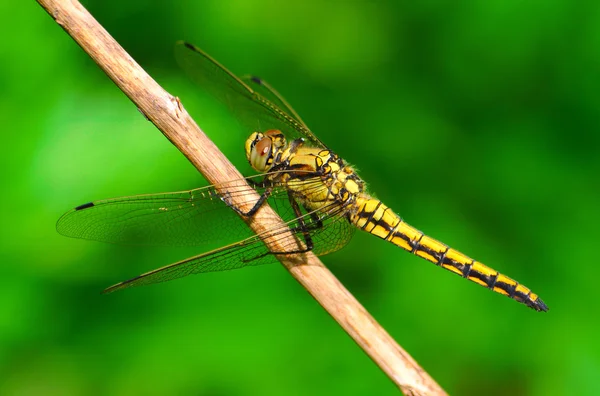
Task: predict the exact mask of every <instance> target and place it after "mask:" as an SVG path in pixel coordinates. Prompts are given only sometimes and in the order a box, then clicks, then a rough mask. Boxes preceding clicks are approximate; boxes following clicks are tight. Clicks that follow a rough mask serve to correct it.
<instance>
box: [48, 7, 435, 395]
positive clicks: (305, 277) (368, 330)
mask: <svg viewBox="0 0 600 396" xmlns="http://www.w3.org/2000/svg"><path fill="white" fill-rule="evenodd" d="M38 3H40V5H41V6H42V7H44V9H46V11H47V12H48V13H49V14H50V15H51V16H52V17H53V18H54V20H55V21H56V23H58V24H59V25H60V26H61V27H62V28H63V29H64V30H65V31H66V32H67V33H68V34H69V35H70V36H71V37H72V38H73V39H74V40H75V41H76V42H77V43H78V44H79V45H80V46H81V48H83V50H84V51H85V52H86V53H87V54H88V55H89V56H91V57H92V59H94V61H95V62H96V63H97V64H98V65H99V66H100V67H101V68H102V70H104V72H105V73H106V74H107V75H108V76H109V77H110V78H111V79H112V80H113V81H114V82H115V84H117V86H118V87H119V88H120V89H121V90H122V91H123V92H124V93H125V94H126V95H127V96H128V97H129V98H130V99H131V100H132V101H133V102H134V103H135V105H136V106H137V107H138V108H139V109H140V110H141V111H142V112H143V113H144V114H145V115H146V117H147V118H148V119H149V120H150V121H152V123H154V125H156V126H157V127H158V129H159V130H160V131H161V132H162V133H163V134H164V135H165V136H166V137H167V139H169V140H170V141H171V142H172V143H173V144H174V145H175V146H176V147H177V148H178V149H179V150H180V151H181V152H182V153H183V154H184V155H185V156H186V157H187V158H188V159H189V160H190V161H191V162H192V163H193V164H194V166H196V168H197V169H198V170H199V171H200V172H201V173H202V174H203V175H204V176H205V177H206V179H207V180H208V181H209V182H211V183H213V184H216V185H218V184H219V183H222V182H224V181H228V180H234V179H240V178H242V175H241V174H240V173H239V172H238V171H237V170H236V169H235V168H234V167H233V165H231V163H230V162H229V161H228V160H227V158H225V157H224V156H223V154H222V153H221V152H220V151H219V150H218V149H217V147H216V146H215V145H214V144H213V143H212V142H211V141H210V140H209V139H208V138H207V137H206V135H205V134H204V133H203V132H202V131H201V130H200V129H199V128H198V126H197V125H196V123H195V122H194V121H193V120H192V119H191V117H190V116H189V115H188V113H187V112H186V110H185V109H184V108H183V106H182V105H181V103H180V102H179V99H177V98H176V97H173V96H172V95H170V94H169V93H167V92H166V91H165V90H163V89H162V88H161V87H160V86H159V85H158V84H157V83H156V82H155V81H154V80H153V79H152V78H151V77H150V76H149V75H148V74H146V72H145V71H144V70H143V69H142V68H141V67H140V66H139V65H138V64H137V63H136V62H135V61H134V60H133V59H132V58H131V57H130V56H129V55H128V54H127V53H126V52H125V51H124V50H123V48H121V46H120V45H119V44H118V43H117V42H116V41H115V40H114V39H113V38H112V37H111V36H110V35H109V34H108V33H107V32H106V31H105V30H104V29H103V28H102V26H100V25H99V24H98V22H97V21H96V20H95V19H94V18H93V17H92V16H91V15H90V14H89V13H88V12H87V10H85V9H84V8H83V6H82V5H81V4H80V3H78V2H77V1H75V0H38ZM220 192H222V193H226V192H227V191H226V189H222V190H221V191H220ZM254 195H255V196H254V197H253V198H254V199H258V195H257V194H254ZM232 196H233V197H236V199H235V200H232V201H233V202H232V203H233V204H234V205H237V206H238V207H240V208H242V210H248V209H249V207H247V206H248V204H247V203H248V202H252V199H251V198H252V197H248V196H243V197H239V196H238V195H236V194H233V195H232ZM244 221H246V222H247V223H248V225H249V226H250V227H251V228H252V229H253V230H254V232H256V233H257V234H260V233H262V232H264V231H265V230H268V229H270V228H271V227H273V226H274V225H281V224H282V220H281V219H280V218H279V217H278V216H277V214H276V213H275V212H274V211H273V210H272V209H271V208H270V207H268V206H266V205H265V206H263V208H261V210H259V211H258V213H257V214H256V216H253V217H252V218H248V219H244ZM287 238H288V239H287V240H282V239H283V238H279V237H278V240H265V241H264V242H265V243H266V244H267V246H268V247H269V248H270V249H271V250H273V251H282V250H283V249H282V246H285V245H286V244H287V243H289V242H290V239H289V238H293V236H292V235H291V233H289V234H288V235H287ZM278 258H279V259H280V261H281V262H282V264H283V265H284V266H285V268H286V269H287V270H288V271H289V272H290V274H291V275H292V276H293V277H294V278H295V279H296V280H297V281H298V282H300V284H302V286H303V287H304V288H306V290H308V292H309V293H310V294H311V295H312V296H313V297H314V298H315V299H316V300H317V301H318V302H319V304H321V306H323V308H325V309H326V310H327V312H329V314H330V315H331V316H332V317H333V318H334V319H335V320H336V321H337V322H338V323H339V324H340V325H341V326H342V327H343V328H344V330H345V331H346V332H347V333H348V334H349V335H350V336H351V337H352V338H353V339H354V340H355V341H356V343H357V344H358V345H359V346H360V347H361V348H362V349H363V350H364V351H365V352H366V353H367V354H368V355H369V356H370V357H371V359H373V361H374V362H375V363H376V364H377V365H378V366H379V367H380V368H381V369H382V370H383V371H384V372H385V373H386V374H387V375H388V376H389V377H390V379H391V380H392V381H393V382H394V383H396V384H397V385H398V386H399V387H400V389H401V390H402V391H403V392H404V393H405V394H407V395H443V394H445V392H444V391H443V390H442V389H441V388H440V387H439V385H438V384H436V383H435V381H434V380H433V379H432V378H431V377H430V376H429V375H428V374H427V373H426V372H425V371H423V369H421V368H420V367H419V366H418V364H417V363H416V362H415V361H414V360H413V359H412V358H411V357H410V356H409V355H408V354H407V353H406V352H405V351H404V350H403V349H402V348H401V347H400V346H399V345H398V344H397V343H396V342H395V341H394V340H393V339H392V338H391V337H390V336H389V334H388V333H387V332H386V331H385V330H384V329H383V328H382V327H381V326H380V325H379V324H378V323H377V322H376V321H375V320H374V319H373V318H372V317H371V315H369V313H368V312H367V311H366V310H365V309H364V308H363V307H362V306H361V305H360V304H359V303H358V301H357V300H356V299H355V298H354V297H353V296H352V295H351V294H350V293H349V292H348V291H347V290H346V289H345V288H344V287H343V285H342V284H341V283H340V282H339V281H338V280H337V279H336V278H335V277H334V276H333V274H332V273H331V272H329V271H328V270H327V268H325V267H324V266H323V264H322V263H321V262H320V261H319V259H318V258H316V257H315V256H314V255H313V254H303V255H293V256H286V257H283V256H278ZM301 264H302V265H301ZM306 264H307V265H306Z"/></svg>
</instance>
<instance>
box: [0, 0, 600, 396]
mask: <svg viewBox="0 0 600 396" xmlns="http://www.w3.org/2000/svg"><path fill="white" fill-rule="evenodd" d="M584 4H586V3H584V2H569V1H567V0H556V1H525V2H523V1H506V0H479V1H446V2H442V1H426V2H418V4H413V3H412V2H401V1H398V2H383V1H359V0H356V1H316V0H312V1H297V2H296V1H292V2H275V1H266V0H263V1H261V0H255V1H219V0H212V1H201V2H194V1H180V2H165V1H132V0H130V1H128V2H117V1H111V0H107V1H99V0H95V1H86V2H85V5H86V7H88V9H89V10H90V11H91V12H92V14H94V15H95V17H96V18H97V19H98V20H99V21H100V22H101V23H102V24H103V25H104V26H105V27H106V29H107V30H108V31H109V32H110V33H111V34H112V35H113V36H114V37H115V38H116V39H117V40H118V41H119V42H120V43H121V44H122V45H123V46H124V47H125V49H126V50H127V51H129V53H130V54H131V55H132V56H133V57H134V58H135V59H136V60H137V61H138V62H139V63H140V64H141V65H142V66H143V67H144V68H145V69H146V70H147V71H148V72H149V73H150V74H151V75H152V76H154V77H155V78H156V79H157V81H158V82H159V83H160V84H162V85H163V86H164V87H165V88H166V89H167V90H168V91H169V92H170V93H171V94H173V95H177V96H179V97H180V98H181V99H182V101H183V103H184V105H186V107H187V108H188V109H189V110H190V111H191V112H192V114H193V115H194V116H195V117H196V119H197V122H198V123H199V125H200V126H201V127H202V128H203V129H204V130H205V131H206V132H207V133H208V134H209V136H210V137H211V138H212V139H214V141H215V142H216V143H217V144H218V145H219V146H220V147H221V148H222V149H223V150H224V151H225V153H226V154H227V155H228V156H229V157H230V158H231V159H232V160H234V162H235V163H238V164H243V163H244V161H245V158H244V153H243V147H242V145H243V139H244V138H245V136H242V135H240V134H238V133H237V132H236V129H235V125H236V124H235V123H234V121H233V120H232V118H231V117H230V116H229V115H228V114H227V112H226V111H225V110H223V108H222V107H221V106H219V105H218V104H215V103H214V101H212V100H211V99H210V98H208V97H206V96H204V95H202V94H200V89H199V88H198V87H196V86H194V85H192V84H191V83H190V82H189V81H188V80H187V78H186V77H185V76H184V74H183V72H182V71H181V70H180V69H178V67H177V66H176V64H175V62H174V59H173V55H172V54H173V44H174V42H175V41H176V40H179V39H185V40H188V41H191V42H193V43H195V44H196V45H198V46H199V47H201V48H203V49H204V50H206V51H207V52H208V53H209V54H211V55H213V56H214V57H215V58H217V59H218V60H219V61H220V62H221V63H223V64H225V65H226V66H227V67H229V68H230V69H231V70H233V71H234V72H236V73H239V74H244V73H255V74H257V75H259V76H261V77H263V78H265V79H266V80H267V81H269V82H270V83H271V84H272V85H274V86H275V87H276V88H277V89H278V90H279V91H280V92H281V93H282V94H283V95H284V96H285V97H286V98H287V99H288V100H289V102H290V103H292V105H293V106H294V107H295V108H296V110H298V112H299V113H300V114H301V116H302V117H303V118H304V120H305V121H306V122H307V123H308V125H309V126H310V127H311V128H312V129H313V131H315V133H316V134H317V135H318V136H319V137H321V138H322V140H323V141H324V142H325V143H326V144H328V145H329V146H331V147H332V148H334V149H335V150H336V151H337V152H338V153H339V154H340V155H342V156H343V157H344V158H346V159H347V160H348V161H350V162H351V163H353V164H356V166H357V168H358V169H359V170H360V174H361V176H363V178H365V179H366V180H367V181H368V182H369V184H370V189H371V191H373V192H375V193H376V195H377V196H378V197H379V198H380V199H382V200H383V201H384V202H385V203H386V204H387V205H389V206H391V207H392V208H395V209H396V211H397V212H399V214H401V215H402V216H403V217H404V218H405V219H406V220H407V221H408V222H409V223H411V224H413V225H414V226H416V227H418V228H420V229H422V230H423V231H425V232H427V233H428V234H430V235H432V236H434V237H436V238H439V239H440V240H442V241H443V242H445V243H447V244H449V245H451V246H453V247H455V248H457V249H459V250H461V251H463V252H465V253H467V254H469V255H471V256H472V257H475V258H477V259H478V260H481V261H482V262H484V263H486V264H489V265H490V266H492V267H494V268H496V269H497V270H500V271H502V272H504V273H506V274H507V275H508V276H511V277H513V278H515V279H517V280H519V281H521V282H523V283H524V284H525V285H527V286H529V287H530V288H532V289H533V290H534V292H536V293H538V294H539V295H540V296H541V298H542V299H544V301H545V302H546V303H547V304H548V306H549V307H550V312H548V313H545V314H544V313H537V312H534V311H532V310H530V309H527V308H526V307H525V306H522V305H520V304H517V303H515V302H513V301H510V300H509V299H507V298H505V297H502V296H499V295H497V294H495V293H492V292H489V291H487V290H485V289H484V288H481V287H479V286H477V285H475V284H473V283H471V282H467V281H465V280H461V279H460V278H459V277H457V276H454V275H451V274H450V273H449V272H447V271H443V270H441V269H438V268H435V266H434V265H431V264H429V263H427V262H425V261H423V260H421V259H418V258H416V257H413V256H411V255H409V254H407V253H405V252H404V251H401V250H400V249H398V248H396V247H394V246H391V245H388V244H386V243H384V242H383V241H381V240H379V239H377V238H374V237H372V236H370V235H363V234H359V235H356V236H355V238H354V240H353V241H352V243H351V244H350V245H349V246H348V247H347V248H345V249H343V250H342V251H340V252H338V253H336V254H333V255H331V256H328V257H325V258H324V260H323V261H324V262H325V264H326V265H327V266H328V267H329V268H331V270H332V271H333V272H334V273H335V274H336V275H337V276H338V277H339V278H340V279H341V280H342V282H343V283H344V284H345V285H346V286H347V287H348V288H349V289H350V291H351V292H352V293H353V294H354V295H355V296H356V297H357V298H358V299H359V300H360V301H361V302H362V303H363V304H364V305H365V307H366V308H367V309H368V310H369V311H370V312H371V313H372V314H373V316H374V317H375V318H376V319H377V320H378V321H379V322H380V323H381V324H382V325H383V326H384V327H385V328H386V329H387V331H388V332H389V333H390V334H391V335H392V336H393V337H394V338H395V339H396V340H397V341H398V342H399V343H400V344H401V345H403V346H404V347H405V348H406V349H407V350H408V351H409V353H411V354H412V356H414V358H415V359H416V360H417V361H418V362H419V363H420V364H421V365H422V366H423V367H424V368H425V369H426V370H427V371H428V372H429V373H430V374H431V375H432V376H433V377H434V378H435V379H436V380H437V381H438V382H439V383H440V384H441V385H442V386H443V387H444V388H445V389H446V390H447V391H448V392H449V393H451V394H456V395H483V394H486V395H504V394H513V395H563V394H573V395H593V394H600V386H599V385H598V383H599V382H598V379H599V375H600V342H599V341H598V334H599V330H598V324H599V316H598V305H597V303H598V297H597V294H596V290H595V288H596V287H597V286H594V285H596V279H597V265H598V264H597V263H596V261H595V260H596V259H597V254H596V252H597V246H598V245H597V244H598V241H597V236H598V224H599V223H600V216H599V209H598V208H599V201H600V180H599V171H600V142H599V140H600V134H599V130H600V112H599V110H598V109H599V108H600V3H597V2H596V3H593V2H589V3H587V5H584ZM0 9H1V10H2V14H3V15H5V16H6V17H7V18H5V20H4V22H3V23H2V27H0V29H2V30H3V31H2V33H3V34H2V37H3V39H2V44H0V69H1V70H2V73H0V86H1V87H2V95H1V96H0V121H1V123H2V126H3V130H4V133H3V135H4V138H3V144H2V146H3V155H2V157H1V159H0V161H1V165H2V169H3V172H2V175H3V177H2V190H3V193H2V195H1V196H0V200H1V201H0V213H1V217H2V223H3V226H2V227H1V228H0V230H1V231H0V232H1V233H2V238H1V241H2V242H1V243H2V249H1V250H0V254H1V255H2V266H1V276H0V296H1V297H0V301H1V303H0V394H2V395H9V394H16V395H38V394H44V395H92V394H112V395H132V394H145V395H148V394H194V395H252V394H261V395H307V394H311V395H331V394H352V395H367V394H369V395H375V394H377V395H383V394H394V393H395V392H396V388H395V387H394V385H393V384H392V383H391V382H390V381H389V380H388V379H387V377H386V376H385V375H384V374H383V373H382V372H381V371H380V370H379V369H378V368H377V367H376V366H375V365H374V364H373V363H372V362H371V361H370V359H369V358H368V357H367V356H366V355H365V354H364V353H363V352H362V351H361V350H360V349H359V348H358V347H357V346H356V345H355V344H354V343H353V341H352V340H351V339H350V338H349V337H348V336H347V335H346V334H345V333H344V332H343V331H342V330H341V329H340V328H339V327H338V325H337V324H336V323H335V322H334V321H333V320H332V319H331V318H330V317H329V316H328V315H327V314H326V313H325V312H324V311H323V310H322V309H321V308H320V307H319V306H318V304H317V303H316V302H315V301H314V300H313V299H312V298H311V297H310V296H309V295H308V294H307V293H306V292H305V291H304V290H303V289H302V288H301V287H300V286H299V285H298V284H297V283H296V282H295V281H294V280H293V279H292V278H291V277H290V276H289V275H288V274H287V273H286V272H285V271H284V270H283V269H282V268H281V267H280V266H277V265H273V266H264V267H259V268H249V269H244V270H239V271H233V272H227V273H211V274H205V275H202V276H193V277H188V278H186V279H182V280H178V281H174V282H170V283H165V284H161V285H154V286H151V287H144V288H139V289H132V290H127V291H124V292H120V293H115V294H111V295H101V294H100V291H101V290H102V289H103V288H104V287H106V286H108V285H110V284H113V283H115V282H117V281H120V280H123V279H126V278H128V277H131V276H134V275H137V274H138V273H140V272H143V271H146V270H150V269H152V268H156V267H159V266H162V265H165V264H168V263H170V262H173V261H176V260H178V259H182V258H185V257H186V256H188V255H191V254H192V253H199V252H202V251H204V250H205V249H204V248H202V247H200V248H198V249H193V250H190V249H187V250H186V249H164V248H163V249H159V248H153V249H145V248H134V247H119V246H113V245H106V244H102V243H97V242H89V241H80V240H73V239H68V238H65V237H62V236H60V235H58V234H57V233H56V232H55V228H54V226H55V222H56V220H57V219H58V217H59V216H60V215H61V214H62V213H63V212H65V211H66V210H68V209H69V208H71V207H74V206H76V205H78V204H81V203H84V202H87V201H90V200H94V199H101V198H108V197H113V196H120V195H131V194H138V193H150V192H161V191H170V190H182V189H189V188H194V187H198V186H201V185H204V184H205V182H204V181H203V179H202V178H201V176H200V175H199V174H198V173H197V172H196V171H195V169H194V168H193V167H192V166H191V165H190V164H189V163H188V162H187V160H186V159H185V158H184V157H183V156H182V155H181V154H180V153H179V152H178V151H177V150H176V149H175V148H174V147H172V146H171V145H170V144H169V142H168V141H167V140H166V139H165V138H164V137H163V136H162V135H161V134H160V133H159V132H158V131H157V130H156V129H155V128H154V126H153V125H152V124H151V123H149V122H147V121H146V120H145V119H144V117H143V116H142V115H141V114H140V113H139V112H138V111H137V110H136V108H135V106H134V105H133V104H132V103H131V102H130V101H129V100H128V99H127V98H126V97H125V96H124V95H123V94H122V93H121V92H120V91H119V90H118V89H117V88H116V87H115V86H114V85H113V84H112V82H110V81H109V79H108V78H107V77H106V76H105V75H104V74H103V73H102V72H101V71H100V70H99V69H98V67H97V66H96V65H95V64H94V63H93V62H92V61H91V60H90V59H89V58H88V57H87V56H86V55H85V54H84V53H83V51H82V50H81V49H80V48H79V47H78V46H77V45H76V44H75V43H74V42H73V41H72V39H71V38H70V37H69V36H67V35H66V34H65V33H64V32H63V31H62V30H61V29H60V27H59V26H57V25H56V24H55V23H54V22H53V20H52V19H51V18H50V17H49V16H48V15H47V14H46V12H45V11H43V10H42V9H41V7H39V6H38V5H37V4H36V3H35V2H27V3H24V2H4V3H2V5H1V6H0Z"/></svg>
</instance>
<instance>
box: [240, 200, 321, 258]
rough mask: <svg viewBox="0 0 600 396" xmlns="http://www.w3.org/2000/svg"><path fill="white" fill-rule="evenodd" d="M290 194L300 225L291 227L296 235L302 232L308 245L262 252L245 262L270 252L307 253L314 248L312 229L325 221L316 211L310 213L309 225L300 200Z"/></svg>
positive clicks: (275, 253) (276, 253) (277, 253)
mask: <svg viewBox="0 0 600 396" xmlns="http://www.w3.org/2000/svg"><path fill="white" fill-rule="evenodd" d="M288 196H289V199H290V204H291V206H292V209H293V210H294V214H295V215H296V219H297V220H298V225H297V226H296V227H293V228H292V229H291V231H292V233H293V234H294V235H297V234H298V233H302V236H303V237H304V243H305V245H306V247H305V248H302V249H296V250H289V251H285V252H267V253H263V254H260V255H258V256H256V257H252V258H250V259H246V260H243V261H244V262H250V261H254V260H258V259H260V258H262V257H265V256H268V255H270V254H274V255H279V254H296V253H307V252H310V251H311V250H313V248H314V244H313V240H312V237H311V235H310V231H312V230H315V229H319V228H323V222H322V221H321V218H320V217H319V216H318V215H317V214H316V213H314V212H312V213H310V214H309V216H310V218H311V219H312V220H313V223H312V224H310V225H307V224H306V223H305V222H304V216H303V215H302V212H301V211H300V206H299V205H298V202H297V201H296V200H295V199H294V197H293V196H292V194H291V193H288ZM307 211H308V210H307Z"/></svg>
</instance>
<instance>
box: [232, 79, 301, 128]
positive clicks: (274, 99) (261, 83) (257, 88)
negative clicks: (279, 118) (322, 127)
mask: <svg viewBox="0 0 600 396" xmlns="http://www.w3.org/2000/svg"><path fill="white" fill-rule="evenodd" d="M240 80H242V81H243V82H244V83H246V84H247V85H248V86H249V87H250V88H252V89H253V90H254V92H256V93H258V94H259V95H262V96H263V97H264V98H266V99H268V100H270V101H271V103H274V104H275V105H276V106H277V107H279V108H280V109H281V110H283V111H285V112H286V113H288V114H289V115H290V116H292V117H294V118H295V119H296V120H297V121H299V122H300V123H301V124H302V125H304V127H305V128H306V129H308V127H307V126H306V123H305V122H304V121H302V118H300V115H299V114H298V113H297V112H296V110H294V109H293V108H292V106H291V105H290V104H289V103H288V102H287V100H285V98H284V97H283V96H281V94H280V93H279V92H277V91H276V90H275V88H273V87H272V86H271V84H269V83H267V82H266V81H265V80H263V79H262V78H260V77H257V76H250V75H246V76H242V77H240Z"/></svg>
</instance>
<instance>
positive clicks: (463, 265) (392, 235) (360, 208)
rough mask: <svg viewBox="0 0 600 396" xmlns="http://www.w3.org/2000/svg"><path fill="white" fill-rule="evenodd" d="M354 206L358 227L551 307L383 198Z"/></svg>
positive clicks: (535, 306)
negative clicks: (416, 225)
mask: <svg viewBox="0 0 600 396" xmlns="http://www.w3.org/2000/svg"><path fill="white" fill-rule="evenodd" d="M355 208H356V209H355V211H354V212H353V213H352V214H351V215H350V222H352V223H353V224H354V225H355V226H356V227H358V228H360V229H362V230H364V231H366V232H368V233H370V234H373V235H375V236H378V237H380V238H382V239H384V240H386V241H389V242H391V243H393V244H394V245H396V246H399V247H401V248H402V249H404V250H406V251H409V252H411V253H413V254H415V255H417V256H419V257H421V258H424V259H425V260H427V261H430V262H432V263H434V264H435V265H437V266H440V267H442V268H445V269H447V270H448V271H451V272H453V273H455V274H457V275H459V276H461V277H463V278H466V279H469V280H471V281H472V282H475V283H477V284H479V285H481V286H484V287H487V288H488V289H490V290H493V291H495V292H496V293H500V294H503V295H505V296H507V297H510V298H512V299H513V300H516V301H518V302H521V303H523V304H525V305H527V306H528V307H531V308H533V309H535V310H536V311H547V310H548V307H547V306H546V304H544V302H543V301H542V300H541V299H540V298H539V297H538V296H537V295H536V294H534V293H532V292H531V290H530V289H528V288H527V287H525V286H523V285H521V284H520V283H518V282H517V281H515V280H513V279H511V278H509V277H507V276H505V275H503V274H501V273H499V272H498V271H496V270H494V269H492V268H490V267H488V266H486V265H484V264H482V263H480V262H478V261H475V260H474V259H472V258H470V257H468V256H466V255H464V254H462V253H460V252H459V251H457V250H454V249H452V248H450V247H448V246H447V245H445V244H443V243H441V242H439V241H437V240H435V239H433V238H431V237H429V236H427V235H425V234H423V233H422V232H421V231H419V230H417V229H416V228H414V227H412V226H410V225H409V224H407V223H406V222H404V220H402V219H401V218H400V216H398V215H396V214H395V213H394V212H393V211H392V210H391V209H390V208H389V207H387V206H386V205H384V204H383V203H382V202H381V201H379V200H377V199H373V198H371V197H369V196H366V195H362V196H359V197H358V198H357V200H356V207H355Z"/></svg>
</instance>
